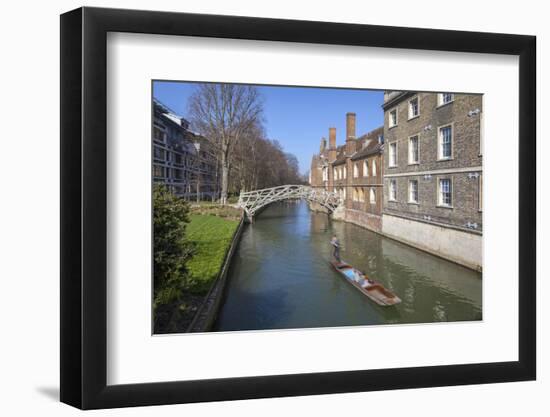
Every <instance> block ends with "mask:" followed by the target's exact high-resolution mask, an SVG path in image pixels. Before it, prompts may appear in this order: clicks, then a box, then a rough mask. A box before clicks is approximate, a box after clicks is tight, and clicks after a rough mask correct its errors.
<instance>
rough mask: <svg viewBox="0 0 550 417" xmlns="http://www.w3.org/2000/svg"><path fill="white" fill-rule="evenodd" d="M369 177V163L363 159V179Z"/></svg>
mask: <svg viewBox="0 0 550 417" xmlns="http://www.w3.org/2000/svg"><path fill="white" fill-rule="evenodd" d="M368 176H369V161H368V160H367V159H365V160H364V161H363V177H368Z"/></svg>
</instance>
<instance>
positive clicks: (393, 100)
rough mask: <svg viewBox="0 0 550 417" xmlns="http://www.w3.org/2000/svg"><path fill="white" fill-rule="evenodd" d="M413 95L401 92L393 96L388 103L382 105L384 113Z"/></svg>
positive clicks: (412, 92)
mask: <svg viewBox="0 0 550 417" xmlns="http://www.w3.org/2000/svg"><path fill="white" fill-rule="evenodd" d="M396 93H397V92H396ZM414 94H416V93H415V92H414V91H401V92H399V93H398V94H395V95H394V96H393V97H392V98H390V99H389V100H388V101H386V102H384V104H382V108H383V109H384V111H385V110H388V109H389V108H390V107H393V106H395V105H396V104H397V103H400V102H401V101H403V100H404V99H406V98H407V97H410V96H412V95H414Z"/></svg>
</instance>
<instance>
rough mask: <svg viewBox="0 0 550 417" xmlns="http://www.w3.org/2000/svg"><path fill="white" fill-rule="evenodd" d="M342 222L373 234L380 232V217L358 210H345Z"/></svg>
mask: <svg viewBox="0 0 550 417" xmlns="http://www.w3.org/2000/svg"><path fill="white" fill-rule="evenodd" d="M344 221H346V222H348V223H353V224H356V225H357V226H361V227H364V228H365V229H369V230H372V231H373V232H377V233H381V232H382V217H381V216H377V215H375V214H370V213H365V212H364V211H360V210H353V209H345V211H344Z"/></svg>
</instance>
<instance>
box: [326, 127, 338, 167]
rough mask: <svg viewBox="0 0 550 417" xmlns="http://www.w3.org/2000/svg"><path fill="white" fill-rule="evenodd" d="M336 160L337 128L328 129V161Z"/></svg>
mask: <svg viewBox="0 0 550 417" xmlns="http://www.w3.org/2000/svg"><path fill="white" fill-rule="evenodd" d="M335 159H336V128H335V127H329V128H328V160H329V162H332V161H334V160H335Z"/></svg>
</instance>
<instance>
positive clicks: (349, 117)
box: [346, 113, 356, 155]
mask: <svg viewBox="0 0 550 417" xmlns="http://www.w3.org/2000/svg"><path fill="white" fill-rule="evenodd" d="M355 145H356V144H355V113H347V114H346V154H347V155H352V154H354V153H355Z"/></svg>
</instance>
